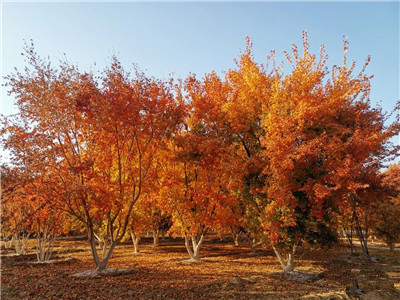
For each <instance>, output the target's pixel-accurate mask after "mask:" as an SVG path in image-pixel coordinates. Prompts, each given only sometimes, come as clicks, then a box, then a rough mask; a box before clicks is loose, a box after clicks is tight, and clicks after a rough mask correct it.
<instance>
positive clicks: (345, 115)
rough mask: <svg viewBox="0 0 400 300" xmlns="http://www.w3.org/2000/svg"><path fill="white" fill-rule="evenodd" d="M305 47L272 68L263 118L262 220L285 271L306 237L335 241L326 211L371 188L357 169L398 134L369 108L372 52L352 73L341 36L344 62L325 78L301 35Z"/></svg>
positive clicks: (376, 158) (379, 157)
mask: <svg viewBox="0 0 400 300" xmlns="http://www.w3.org/2000/svg"><path fill="white" fill-rule="evenodd" d="M303 47H304V50H303V52H302V53H299V51H298V49H297V47H296V46H293V57H291V56H290V55H288V54H287V55H286V57H287V60H288V62H289V63H290V64H291V66H292V68H293V70H292V72H290V73H289V74H288V75H284V74H283V73H282V72H278V70H277V72H276V76H275V82H274V83H273V85H272V95H271V97H270V98H269V100H268V102H266V103H264V106H263V107H264V111H265V113H264V114H263V117H262V124H263V128H264V129H265V131H266V135H265V137H263V139H262V145H263V146H264V147H265V149H266V150H265V152H264V155H265V156H266V157H267V158H268V165H267V167H266V168H265V169H264V173H265V174H266V175H267V178H268V179H267V180H266V186H265V189H264V190H265V192H266V193H267V195H268V202H269V203H268V205H267V207H266V209H265V211H264V217H263V225H264V228H265V230H267V232H268V235H269V237H270V239H271V242H272V245H273V248H274V250H275V253H276V255H277V257H278V259H279V261H280V263H281V265H282V268H283V269H284V271H292V270H293V269H294V267H295V265H296V264H295V263H294V255H295V252H296V249H297V248H298V247H299V246H301V245H302V244H303V243H304V242H308V243H309V244H324V243H326V242H328V243H329V242H331V241H334V235H333V232H332V230H330V227H329V224H330V223H331V222H332V220H331V219H330V214H331V212H334V211H335V210H337V209H340V208H345V207H348V206H350V205H351V201H352V199H354V197H357V195H359V194H360V193H362V190H363V189H365V188H366V187H367V186H368V183H367V182H364V180H363V178H365V177H363V176H362V175H363V174H364V173H365V172H369V173H370V172H373V171H374V170H376V169H377V166H379V164H380V162H381V161H383V159H384V158H387V157H388V156H389V155H390V154H391V153H393V152H392V150H393V147H392V146H393V145H391V144H390V140H389V139H390V138H391V137H392V136H393V135H395V134H396V133H398V123H396V122H395V123H393V124H392V125H390V126H388V127H385V125H384V124H385V121H386V118H385V115H384V114H383V113H382V111H381V109H379V108H372V107H371V104H370V100H369V92H370V78H371V76H367V75H365V73H364V71H365V67H366V66H367V64H368V62H369V58H368V59H367V61H366V63H365V65H364V67H363V68H362V70H361V71H360V72H359V74H358V75H353V72H354V69H355V62H353V63H352V64H351V65H350V67H348V66H347V62H346V59H347V55H346V53H347V49H348V45H347V42H346V41H345V44H344V61H343V65H342V66H341V67H337V66H334V67H333V69H332V72H331V78H330V79H329V78H327V75H328V71H327V68H326V60H327V56H326V55H325V52H324V48H323V46H322V47H321V51H320V55H319V59H317V58H316V56H315V55H313V54H311V53H310V52H309V45H308V41H307V35H306V33H304V35H303ZM366 168H368V170H367V171H366ZM282 252H283V253H285V254H286V257H287V260H285V258H284V256H283V255H282Z"/></svg>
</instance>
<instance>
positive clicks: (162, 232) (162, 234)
mask: <svg viewBox="0 0 400 300" xmlns="http://www.w3.org/2000/svg"><path fill="white" fill-rule="evenodd" d="M161 240H162V241H165V229H161Z"/></svg>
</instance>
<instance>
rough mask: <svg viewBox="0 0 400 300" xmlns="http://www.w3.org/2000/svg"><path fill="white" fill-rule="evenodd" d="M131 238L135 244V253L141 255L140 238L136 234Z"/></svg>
mask: <svg viewBox="0 0 400 300" xmlns="http://www.w3.org/2000/svg"><path fill="white" fill-rule="evenodd" d="M131 238H132V243H133V253H135V254H136V253H139V241H140V236H137V235H136V234H135V233H133V232H131Z"/></svg>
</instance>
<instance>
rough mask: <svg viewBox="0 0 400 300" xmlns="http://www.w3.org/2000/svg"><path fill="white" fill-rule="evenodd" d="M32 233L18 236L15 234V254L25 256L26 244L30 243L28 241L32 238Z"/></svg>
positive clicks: (13, 240)
mask: <svg viewBox="0 0 400 300" xmlns="http://www.w3.org/2000/svg"><path fill="white" fill-rule="evenodd" d="M30 235H31V234H30V233H27V234H25V233H21V234H17V233H15V234H14V235H13V237H12V239H11V241H12V242H13V243H14V247H15V253H16V254H18V255H21V254H25V253H26V243H27V242H28V239H29V237H30Z"/></svg>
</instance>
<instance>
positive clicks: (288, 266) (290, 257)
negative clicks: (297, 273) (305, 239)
mask: <svg viewBox="0 0 400 300" xmlns="http://www.w3.org/2000/svg"><path fill="white" fill-rule="evenodd" d="M272 249H274V252H275V254H276V257H277V258H278V260H279V262H280V264H281V266H282V269H283V272H285V273H288V272H292V271H294V268H295V267H296V265H297V264H296V263H295V262H294V255H295V253H296V247H293V250H292V252H291V253H288V254H287V255H286V260H285V259H284V258H283V257H282V254H281V253H280V252H279V250H278V249H276V248H275V246H272Z"/></svg>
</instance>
